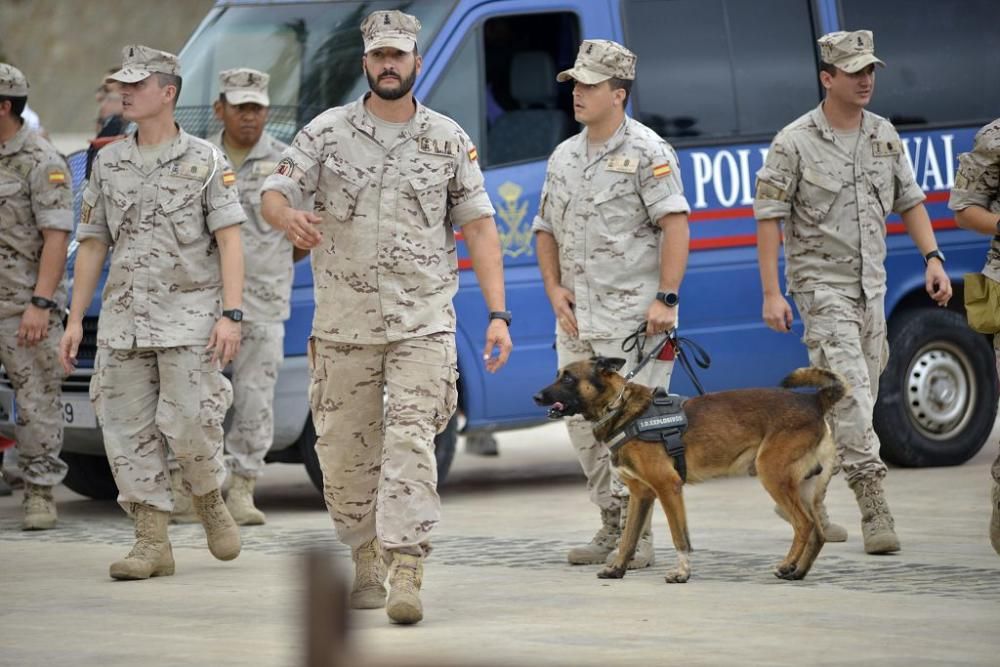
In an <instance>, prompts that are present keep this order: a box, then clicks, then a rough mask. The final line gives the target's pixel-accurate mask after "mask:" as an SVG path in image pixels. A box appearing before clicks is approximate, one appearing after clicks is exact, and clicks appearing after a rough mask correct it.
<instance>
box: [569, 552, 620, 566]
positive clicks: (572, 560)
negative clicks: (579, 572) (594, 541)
mask: <svg viewBox="0 0 1000 667" xmlns="http://www.w3.org/2000/svg"><path fill="white" fill-rule="evenodd" d="M609 554H611V551H610V550H609V551H608V552H607V553H605V554H603V555H600V556H599V555H596V554H595V555H593V556H574V555H573V554H572V553H570V554H567V555H566V562H568V563H569V564H570V565H604V561H606V560H607V558H608V555H609Z"/></svg>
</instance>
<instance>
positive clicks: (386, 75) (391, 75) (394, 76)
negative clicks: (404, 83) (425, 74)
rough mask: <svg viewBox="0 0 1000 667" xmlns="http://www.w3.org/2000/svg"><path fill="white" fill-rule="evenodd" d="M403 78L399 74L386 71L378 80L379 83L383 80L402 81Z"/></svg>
mask: <svg viewBox="0 0 1000 667" xmlns="http://www.w3.org/2000/svg"><path fill="white" fill-rule="evenodd" d="M402 78H403V77H401V76H399V74H398V73H397V72H393V71H385V72H382V73H381V74H379V75H378V80H379V81H381V80H382V79H399V80H402Z"/></svg>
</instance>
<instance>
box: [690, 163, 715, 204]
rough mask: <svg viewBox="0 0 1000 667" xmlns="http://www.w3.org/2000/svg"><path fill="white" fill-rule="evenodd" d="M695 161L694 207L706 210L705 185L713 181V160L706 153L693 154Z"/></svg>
mask: <svg viewBox="0 0 1000 667" xmlns="http://www.w3.org/2000/svg"><path fill="white" fill-rule="evenodd" d="M691 159H692V160H693V161H694V193H695V194H694V197H695V198H694V207H695V208H706V207H707V206H708V203H707V202H706V201H705V185H706V184H708V182H709V181H711V180H712V160H711V159H710V158H709V157H708V155H707V154H706V153H701V152H695V153H691Z"/></svg>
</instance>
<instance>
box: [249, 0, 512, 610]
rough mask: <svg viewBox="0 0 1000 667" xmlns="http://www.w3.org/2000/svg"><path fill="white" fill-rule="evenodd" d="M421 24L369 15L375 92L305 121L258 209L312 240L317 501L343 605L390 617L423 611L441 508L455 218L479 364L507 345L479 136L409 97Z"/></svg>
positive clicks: (368, 50)
mask: <svg viewBox="0 0 1000 667" xmlns="http://www.w3.org/2000/svg"><path fill="white" fill-rule="evenodd" d="M419 29H420V23H419V21H417V19H416V18H415V17H413V16H410V15H408V14H403V13H402V12H398V11H377V12H374V13H372V14H371V15H369V16H368V17H367V18H366V19H365V20H364V22H363V23H362V26H361V31H362V35H363V37H364V46H365V54H364V57H363V59H362V64H363V67H364V70H365V72H366V75H367V77H368V83H369V87H370V88H371V92H370V93H367V94H365V95H364V96H363V97H362V98H361V99H358V100H357V101H355V102H352V103H350V104H348V105H346V106H342V107H336V108H334V109H330V110H328V111H326V112H324V113H323V114H321V115H319V116H317V117H316V118H315V119H314V120H313V121H312V122H310V123H309V124H308V125H306V126H305V127H304V128H303V129H302V130H301V131H300V132H299V133H298V135H296V137H295V140H294V142H293V143H292V146H291V148H289V149H288V150H287V151H286V152H285V155H284V157H283V158H282V160H281V162H279V164H278V166H277V168H276V170H275V173H274V174H273V175H272V176H270V177H269V178H268V179H267V181H266V182H265V183H264V195H263V213H264V217H265V219H267V221H268V222H269V223H270V224H272V225H273V226H274V227H276V228H277V229H280V230H282V231H283V232H284V233H285V234H286V236H287V237H288V238H289V239H290V240H291V241H292V242H293V243H294V244H295V245H296V247H298V248H303V249H311V250H312V268H313V282H314V285H315V294H316V313H315V317H314V320H313V329H312V336H311V338H310V341H309V360H310V371H311V376H312V381H311V384H310V388H309V400H310V404H311V408H312V417H313V423H314V425H315V427H316V434H317V441H316V453H317V455H318V457H319V461H320V464H321V465H322V468H323V479H324V495H325V498H326V504H327V508H328V509H329V511H330V515H331V517H332V518H333V523H334V527H335V528H336V530H337V535H338V537H339V538H340V540H341V541H342V542H344V543H345V544H347V545H349V546H350V547H351V551H352V555H353V558H354V562H355V579H354V587H353V590H352V592H351V605H352V606H353V607H355V608H381V607H383V606H384V607H385V609H386V612H387V613H388V615H389V618H390V619H391V620H392V621H393V622H396V623H416V622H418V621H420V620H421V619H422V618H423V607H422V605H421V602H420V597H419V592H420V585H421V581H422V573H423V561H424V557H425V556H426V555H427V554H428V553H429V551H430V540H431V534H432V532H433V530H434V527H435V526H436V525H437V523H438V520H439V517H440V500H439V498H438V494H437V471H436V465H435V459H434V436H435V434H436V433H438V432H440V431H441V430H442V429H444V428H445V426H446V425H447V424H448V421H449V420H450V419H451V416H452V414H453V413H454V412H455V408H456V401H457V388H456V381H457V379H458V369H457V367H456V366H457V353H456V349H455V310H454V307H453V305H452V297H453V296H454V294H455V292H456V289H457V279H458V269H457V261H456V254H455V230H456V229H459V228H461V231H462V234H463V236H464V238H465V242H466V245H467V247H468V249H469V255H470V257H471V259H472V262H473V265H474V267H475V270H476V275H477V277H478V279H479V285H480V288H481V289H482V291H483V296H484V298H485V301H486V306H487V308H488V310H489V311H490V317H489V322H488V323H484V324H485V325H486V348H485V350H484V363H485V364H486V367H487V370H489V371H490V372H494V371H496V370H498V369H499V368H500V367H501V366H503V365H504V363H506V360H507V357H508V355H509V354H510V351H511V341H510V334H509V332H508V325H509V324H510V314H509V313H508V312H506V311H505V301H504V286H503V262H502V255H501V251H500V240H499V235H498V234H497V229H496V225H495V223H494V221H493V213H494V210H493V207H492V205H491V204H490V200H489V197H488V196H487V195H486V191H485V189H484V184H483V176H482V173H481V172H480V170H479V165H478V162H477V153H476V148H475V146H474V145H473V144H472V143H471V141H470V140H469V137H468V136H467V135H466V134H465V132H463V131H462V128H460V127H459V126H458V125H457V124H456V123H455V122H454V121H452V120H450V119H449V118H446V117H445V116H442V115H440V114H438V113H435V112H434V111H431V110H430V109H428V108H427V107H425V106H423V105H421V104H419V103H417V102H416V100H414V99H413V92H412V87H413V83H414V80H415V79H416V76H417V75H418V74H419V73H420V67H421V63H422V61H421V58H420V55H419V54H418V52H417V46H416V39H417V31H418V30H419ZM313 195H315V204H314V206H312V207H311V208H312V210H308V211H306V210H302V208H303V207H304V201H305V200H307V199H308V198H309V197H311V196H313ZM496 349H499V354H498V355H494V354H493V353H494V351H495V350H496ZM383 392H384V395H385V402H384V403H383ZM383 554H384V556H385V559H384V561H387V562H388V564H389V571H388V579H389V587H390V593H389V596H388V599H386V592H385V579H386V570H385V564H384V561H383Z"/></svg>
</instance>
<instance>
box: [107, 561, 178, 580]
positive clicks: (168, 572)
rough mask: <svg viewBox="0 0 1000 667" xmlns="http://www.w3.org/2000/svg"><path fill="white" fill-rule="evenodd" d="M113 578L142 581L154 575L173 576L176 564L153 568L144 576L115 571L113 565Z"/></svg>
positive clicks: (111, 572)
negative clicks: (157, 568)
mask: <svg viewBox="0 0 1000 667" xmlns="http://www.w3.org/2000/svg"><path fill="white" fill-rule="evenodd" d="M110 574H111V578H112V579H115V580H117V581H142V580H144V579H152V578H153V577H172V576H173V574H174V565H173V564H171V565H170V566H169V567H163V568H160V569H159V570H153V571H152V572H150V573H149V576H142V575H141V574H133V573H131V572H122V571H119V572H115V566H114V565H112V566H111V571H110Z"/></svg>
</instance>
